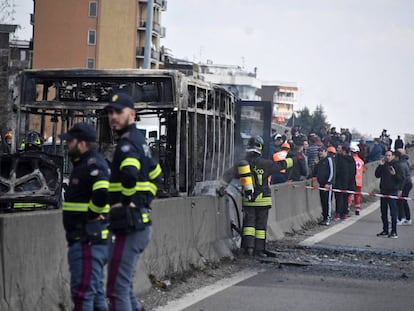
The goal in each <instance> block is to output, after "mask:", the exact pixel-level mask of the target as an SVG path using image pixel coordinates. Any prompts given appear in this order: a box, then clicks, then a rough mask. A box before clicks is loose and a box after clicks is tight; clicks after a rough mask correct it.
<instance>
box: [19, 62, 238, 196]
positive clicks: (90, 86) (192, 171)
mask: <svg viewBox="0 0 414 311" xmlns="http://www.w3.org/2000/svg"><path fill="white" fill-rule="evenodd" d="M21 78H22V88H21V98H20V105H19V107H18V125H19V126H18V128H17V134H18V136H17V137H20V138H23V137H24V133H25V132H27V131H29V130H37V131H38V132H40V134H41V135H42V136H43V137H45V138H46V136H48V137H50V140H51V142H50V146H45V148H46V147H47V149H48V152H49V153H53V154H60V155H64V156H65V150H64V148H62V147H60V144H59V135H60V134H61V133H63V132H65V131H67V129H68V128H70V127H71V126H72V125H73V124H74V123H75V122H79V121H86V122H90V123H92V124H94V125H95V126H96V128H97V132H98V141H99V147H100V150H101V151H102V152H103V153H104V154H106V155H107V157H108V158H109V159H110V158H111V156H110V154H111V150H113V146H114V142H115V139H114V134H113V133H112V131H111V129H110V127H109V123H108V119H107V115H106V113H105V110H104V109H103V108H104V107H105V106H106V105H107V104H108V102H109V99H110V98H111V96H112V94H114V93H115V92H119V91H122V92H127V93H128V94H130V95H131V96H132V97H133V98H134V101H135V109H136V110H137V115H138V116H139V117H140V118H141V119H144V120H145V119H147V121H148V118H150V120H152V121H153V123H151V126H157V128H158V135H157V138H156V139H155V140H154V141H150V146H151V149H152V150H153V151H154V155H155V156H156V158H157V159H158V160H159V161H160V163H161V165H162V167H163V171H164V184H163V186H162V191H163V193H164V194H166V195H178V194H186V195H192V194H194V191H195V188H196V185H197V184H200V183H201V184H203V183H206V184H208V183H209V181H212V180H217V179H219V178H220V176H221V175H222V173H223V171H224V170H225V169H226V168H228V167H230V166H232V165H233V155H234V128H235V97H234V95H233V94H232V93H230V92H228V91H226V90H225V89H223V88H221V87H219V86H216V85H212V84H209V83H206V82H203V81H200V80H197V79H193V78H191V77H186V76H184V75H183V74H181V73H179V72H178V71H170V70H139V69H131V70H89V69H67V70H60V69H50V70H26V71H23V72H22V77H21ZM140 126H141V122H138V123H137V127H138V128H140Z"/></svg>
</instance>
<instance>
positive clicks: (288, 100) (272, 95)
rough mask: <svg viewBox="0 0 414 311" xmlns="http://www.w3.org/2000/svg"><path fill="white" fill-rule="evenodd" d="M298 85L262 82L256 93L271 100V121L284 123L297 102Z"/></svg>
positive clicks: (264, 98) (290, 115)
mask: <svg viewBox="0 0 414 311" xmlns="http://www.w3.org/2000/svg"><path fill="white" fill-rule="evenodd" d="M298 90H299V89H298V87H297V85H296V83H291V82H263V83H262V88H261V90H259V91H258V94H259V95H260V96H261V98H262V100H266V101H271V102H273V104H274V105H273V122H274V123H279V124H286V122H287V120H289V119H290V117H292V114H293V112H294V110H295V109H296V106H297V104H298V94H299V92H298Z"/></svg>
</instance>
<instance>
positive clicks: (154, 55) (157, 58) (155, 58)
mask: <svg viewBox="0 0 414 311" xmlns="http://www.w3.org/2000/svg"><path fill="white" fill-rule="evenodd" d="M144 53H145V48H143V47H137V49H136V57H137V58H144ZM151 61H152V62H163V61H164V53H160V52H159V51H156V50H154V49H151Z"/></svg>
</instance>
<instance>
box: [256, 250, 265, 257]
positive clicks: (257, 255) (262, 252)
mask: <svg viewBox="0 0 414 311" xmlns="http://www.w3.org/2000/svg"><path fill="white" fill-rule="evenodd" d="M254 255H255V256H256V257H260V258H267V255H266V252H265V251H255V252H254Z"/></svg>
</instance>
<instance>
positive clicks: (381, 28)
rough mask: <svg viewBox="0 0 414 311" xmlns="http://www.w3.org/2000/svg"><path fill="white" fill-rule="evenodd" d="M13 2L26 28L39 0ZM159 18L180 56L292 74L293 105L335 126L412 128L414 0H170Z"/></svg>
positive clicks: (374, 130)
mask: <svg viewBox="0 0 414 311" xmlns="http://www.w3.org/2000/svg"><path fill="white" fill-rule="evenodd" d="M15 1H16V4H17V7H16V11H17V12H16V15H15V16H16V23H18V22H24V23H26V25H24V24H23V25H22V31H20V32H19V33H18V34H19V35H20V36H22V37H24V36H27V37H30V35H31V27H30V25H28V20H29V17H28V14H29V13H30V12H31V9H32V3H33V2H32V0H15ZM22 16H23V17H22ZM162 18H163V20H162V24H163V26H165V27H166V28H167V37H166V38H165V39H163V40H162V44H163V45H164V46H165V47H167V48H169V49H171V50H172V53H173V55H174V56H176V57H179V58H187V59H189V60H192V61H196V62H198V61H202V62H205V61H206V60H207V59H209V60H212V61H213V62H214V63H216V64H228V65H240V66H243V65H244V67H245V68H246V69H247V70H250V71H252V70H253V68H254V67H257V68H258V78H259V79H261V80H264V81H288V82H296V83H297V84H298V86H299V88H300V103H299V107H297V108H299V109H301V108H303V107H304V106H307V107H308V108H309V109H310V110H311V111H313V110H314V109H315V107H316V105H318V104H320V105H322V106H323V108H324V109H325V113H326V115H327V117H328V120H329V121H330V122H331V123H332V125H334V126H336V127H337V128H340V127H348V128H350V129H357V130H359V131H360V132H362V133H364V134H372V135H374V136H377V135H379V134H380V132H381V131H382V129H383V128H386V129H388V132H389V133H390V134H391V135H392V137H395V136H396V135H398V134H401V135H403V134H404V133H414V122H412V120H413V118H414V105H413V103H414V62H413V58H414V1H411V0H363V1H361V0H335V1H332V0H289V1H286V0H255V1H247V0H209V1H202V0H169V1H168V8H167V11H166V12H164V13H163V16H162ZM24 31H26V32H24Z"/></svg>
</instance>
